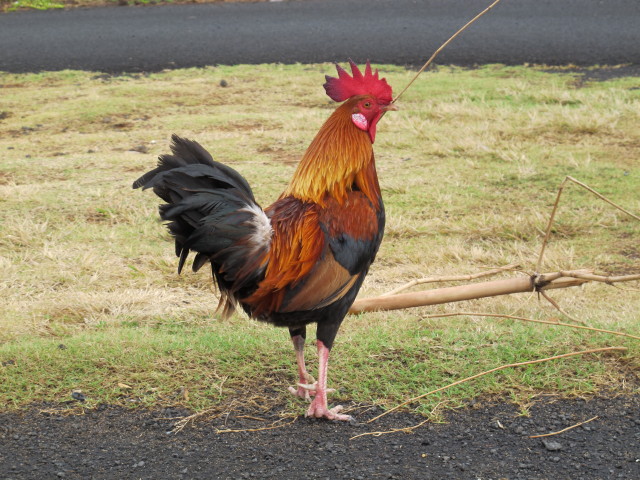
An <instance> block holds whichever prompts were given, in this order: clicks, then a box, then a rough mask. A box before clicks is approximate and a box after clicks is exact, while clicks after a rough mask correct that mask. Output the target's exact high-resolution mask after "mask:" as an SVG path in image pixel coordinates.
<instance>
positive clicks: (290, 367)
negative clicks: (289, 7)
mask: <svg viewBox="0 0 640 480" xmlns="http://www.w3.org/2000/svg"><path fill="white" fill-rule="evenodd" d="M331 70H332V67H331V66H330V65H306V66H302V65H291V66H284V65H261V66H236V67H216V68H206V69H191V70H176V71H168V72H163V73H157V74H150V75H135V76H118V77H112V76H107V75H101V74H92V73H87V72H75V71H66V72H57V73H40V74H24V75H14V74H7V73H4V74H2V73H0V85H1V86H2V92H3V96H2V103H1V104H0V152H2V155H1V156H0V269H1V270H2V272H3V275H2V278H1V280H0V296H2V298H3V300H4V301H3V302H2V303H1V304H0V376H1V377H2V381H1V382H0V405H3V406H4V408H7V409H13V408H25V407H27V406H29V405H31V404H34V403H35V404H41V403H42V402H53V403H56V404H60V403H64V402H67V401H69V400H70V399H71V397H70V395H71V392H72V391H73V390H76V389H77V390H82V392H83V393H84V394H85V396H86V397H87V402H86V404H85V405H87V406H89V407H91V406H95V405H97V404H100V403H105V402H106V403H116V404H122V405H128V406H147V407H157V406H160V405H166V404H181V405H184V406H186V407H189V408H193V409H196V410H202V409H205V408H226V407H228V406H229V405H237V404H238V403H242V404H243V405H248V406H249V407H251V408H255V409H259V408H268V407H269V406H272V405H281V406H283V408H284V411H285V412H288V413H301V412H302V411H303V408H304V406H303V405H302V404H301V403H300V402H297V401H296V400H295V399H293V398H289V397H288V394H287V393H286V392H285V391H286V386H288V385H291V384H292V383H293V382H294V381H295V378H294V372H295V368H294V365H295V362H294V357H293V353H292V351H291V350H292V349H291V346H290V342H289V341H288V333H287V332H286V331H284V330H281V329H275V328H271V327H270V326H268V325H263V324H259V323H257V322H254V321H251V320H248V319H246V318H245V317H243V316H241V315H236V316H234V317H233V318H231V319H230V320H228V321H221V320H218V319H217V318H216V315H215V305H216V299H215V294H214V293H213V292H212V289H211V282H210V279H209V277H208V276H207V274H206V272H201V273H198V274H193V273H190V272H188V273H185V274H183V275H182V276H180V277H179V276H178V275H177V274H176V273H175V270H176V264H177V262H176V259H175V257H174V256H173V247H172V245H171V243H170V240H169V237H168V234H167V233H166V232H165V229H164V228H163V227H162V225H161V223H160V222H159V221H158V218H157V214H156V207H157V204H158V201H157V200H156V198H155V197H154V196H153V195H152V194H150V193H148V192H145V193H142V192H139V191H133V190H131V183H132V181H133V180H134V179H136V178H137V177H138V176H139V175H140V174H141V173H143V172H145V171H147V170H148V169H149V168H151V167H152V166H153V165H154V164H155V157H156V156H157V155H158V154H161V153H164V152H166V151H167V149H168V143H169V136H170V134H171V133H173V132H176V133H179V134H181V135H184V136H187V137H189V138H195V139H197V140H198V141H199V142H200V143H202V144H203V145H204V146H205V147H207V148H208V149H209V150H210V151H211V152H212V153H213V155H214V157H215V158H216V159H218V160H222V161H224V162H226V163H228V164H230V165H232V166H233V167H234V168H236V169H238V170H239V171H240V172H242V173H243V174H244V175H245V176H246V177H247V179H248V180H249V182H250V183H251V185H252V186H253V188H254V192H255V194H256V197H257V198H258V199H259V201H260V202H261V204H262V205H263V206H266V205H268V204H269V203H270V202H271V201H273V200H274V199H275V198H277V196H278V194H279V192H280V191H282V189H283V188H284V186H285V185H286V183H287V181H288V179H289V178H290V176H291V174H292V173H293V170H294V168H295V164H296V161H297V159H298V158H299V157H300V155H301V153H302V152H303V151H304V148H305V147H306V145H307V144H308V143H309V142H310V140H311V138H312V137H313V135H314V134H315V132H316V131H317V129H318V128H319V126H320V124H321V123H322V121H323V120H324V119H325V118H326V117H327V116H328V115H329V114H330V112H331V110H332V109H333V108H334V105H333V104H332V103H331V102H330V101H329V100H328V99H327V98H326V97H325V96H324V94H323V91H322V88H321V86H320V85H321V83H322V82H323V78H324V77H323V75H324V74H325V73H330V72H331ZM382 71H383V72H384V75H385V76H386V77H387V78H388V80H389V81H390V83H391V84H392V85H394V86H395V88H396V90H399V88H400V87H402V86H403V85H404V84H406V82H407V81H408V80H409V78H410V76H411V75H412V72H409V71H406V70H404V69H403V68H399V67H391V66H384V67H382ZM221 80H225V81H226V83H227V84H228V86H227V87H222V86H221ZM637 86H638V79H637V78H619V79H616V80H611V81H607V82H601V83H583V82H580V81H578V80H577V78H576V77H575V76H574V75H572V74H557V73H553V74H552V73H548V72H546V71H544V69H540V68H533V67H530V68H524V67H518V68H516V67H504V66H499V65H491V66H486V67H483V68H480V69H475V70H465V69H457V68H453V69H450V68H440V69H438V70H437V71H431V72H427V73H425V74H424V75H423V76H422V77H421V78H420V80H419V81H418V82H416V84H414V86H413V87H412V88H411V89H410V90H409V91H408V92H407V93H406V94H405V95H404V96H403V98H402V100H401V105H400V106H401V111H399V112H393V113H392V114H389V115H387V116H386V117H385V118H384V120H383V122H382V124H381V125H380V126H379V132H378V136H377V141H376V145H375V149H376V158H377V161H378V170H379V175H380V181H381V185H382V189H383V195H384V197H385V202H386V206H387V214H388V223H387V231H386V236H385V240H384V241H383V244H382V247H381V250H380V252H379V254H378V259H377V261H376V263H375V264H374V266H373V268H372V270H371V272H370V275H369V277H368V278H367V280H366V282H365V285H364V287H363V291H362V293H361V295H367V296H368V295H376V294H380V293H383V292H385V291H388V290H390V289H392V288H394V287H396V286H398V285H399V284H401V283H404V282H405V281H408V280H410V279H413V278H419V277H422V276H427V275H429V276H432V275H443V274H462V273H474V272H476V271H479V270H480V269H482V268H484V267H486V266H498V265H504V264H507V263H511V262H514V261H516V262H521V263H522V265H523V266H524V267H525V268H526V269H532V268H533V266H534V265H535V261H536V255H537V252H538V249H539V247H540V242H541V237H542V233H541V232H542V230H543V229H544V226H545V224H546V220H547V218H548V215H549V212H550V207H551V205H552V203H553V200H554V199H555V193H556V189H557V186H558V185H559V183H560V182H561V181H562V179H563V178H564V176H565V175H572V176H574V177H576V178H578V179H579V180H581V181H584V182H586V183H588V184H589V185H590V186H592V187H593V188H595V189H596V190H598V191H600V192H601V193H603V194H605V195H607V196H609V197H610V198H611V199H612V200H613V201H615V202H617V203H619V204H621V205H623V206H625V207H626V208H628V209H630V210H631V211H633V212H639V211H640V198H639V197H638V191H639V189H640V188H639V187H640V168H639V167H638V163H637V156H638V149H639V146H640V132H638V130H637V125H638V122H639V120H640V118H639V116H640V114H639V112H640V108H639V107H640V90H638V89H637ZM141 151H142V152H145V153H140V152H141ZM639 234H640V225H638V223H637V222H633V221H632V220H630V219H628V218H626V217H625V216H624V215H622V214H620V213H619V212H617V211H615V210H613V209H612V208H610V207H609V206H607V205H606V204H604V203H602V202H600V201H598V200H596V199H595V198H594V197H593V196H591V195H589V194H588V193H587V192H584V191H582V190H580V189H578V188H576V187H575V186H569V187H567V189H566V192H565V194H564V198H563V201H562V204H561V208H560V211H559V213H558V221H557V223H556V225H555V227H554V234H553V239H552V242H551V243H550V245H549V247H548V251H547V255H546V262H545V266H544V270H547V271H552V270H556V269H560V268H565V269H568V268H597V269H599V270H603V271H606V272H610V273H631V272H637V271H639V270H640V250H639V247H638V245H639V243H638V235H639ZM204 270H206V269H203V271H204ZM632 286H633V285H632ZM627 287H628V286H627ZM636 287H637V284H636ZM552 296H553V297H554V298H555V299H556V300H557V301H558V302H559V303H560V304H561V305H562V306H563V307H564V308H565V309H566V310H567V311H569V312H570V313H571V314H572V315H573V316H576V317H579V318H581V319H583V320H584V321H585V322H587V323H588V324H589V325H592V326H596V327H600V328H605V329H612V330H620V331H625V332H627V333H631V334H634V335H639V334H640V326H639V325H640V323H639V322H638V320H639V314H638V311H640V295H639V294H638V291H637V289H636V290H632V289H629V288H625V289H614V288H612V287H608V286H606V285H589V286H587V287H585V288H583V289H567V290H564V291H553V292H552ZM452 311H476V312H494V313H508V314H515V315H521V316H528V317H532V318H543V319H548V318H553V317H557V316H558V315H559V314H558V312H556V311H555V310H554V309H553V308H552V307H550V306H549V305H547V304H545V303H541V302H539V301H538V299H537V298H536V297H535V296H534V295H521V296H517V297H516V296H514V297H508V298H495V299H485V300H479V301H473V302H465V303H462V304H457V305H445V306H439V307H431V308H422V309H413V310H407V311H400V312H386V313H375V314H366V315H361V316H357V317H350V318H348V319H347V320H346V322H345V324H344V325H343V328H342V330H341V332H340V334H339V335H338V339H337V342H336V347H335V349H334V354H333V357H332V362H331V368H330V383H331V386H334V387H338V388H339V391H338V392H337V394H336V395H335V397H334V401H338V400H342V401H346V400H352V401H354V402H357V403H363V404H371V403H376V404H380V405H384V406H393V405H395V404H397V403H399V402H401V401H403V400H405V399H407V398H409V397H412V396H415V395H418V394H420V393H423V392H425V391H428V390H430V389H433V388H436V387H439V386H443V385H445V384H447V383H450V382H452V381H455V380H458V379H461V378H464V377H467V376H470V375H473V374H475V373H479V372H481V371H484V370H488V369H490V368H493V367H496V366H499V365H502V364H506V363H513V362H518V361H525V360H531V359H536V358H543V357H547V356H551V355H555V354H560V353H566V352H570V351H576V350H580V349H586V348H596V347H603V346H609V345H622V346H626V347H628V348H629V350H628V352H627V353H625V354H624V355H611V356H585V357H577V358H573V359H567V360H564V361H557V362H552V363H546V364H540V365H535V366H531V367H527V368H521V369H516V370H507V371H503V372H500V373H497V374H494V375H489V376H486V377H483V378H481V379H478V380H476V381H474V382H472V383H468V384H466V385H463V386H459V387H456V388H455V389H452V390H449V391H447V392H444V393H441V394H439V395H436V396H434V397H433V398H431V397H429V398H427V399H425V400H424V401H422V402H421V403H420V405H418V406H417V408H418V410H419V411H421V412H424V413H427V412H429V411H431V410H432V409H433V408H434V407H435V405H437V404H441V405H443V406H446V407H450V408H451V407H456V406H459V405H462V404H464V403H465V402H467V401H469V400H471V399H474V398H479V397H484V396H493V395H498V396H501V397H505V396H507V397H510V398H512V399H513V400H514V401H517V402H520V403H522V404H526V403H527V402H528V400H529V399H530V398H531V397H533V396H535V395H537V394H540V393H553V394H558V395H565V396H566V395H585V394H590V393H596V392H598V391H603V390H608V389H611V390H615V391H637V389H638V382H637V377H638V372H639V369H640V361H639V360H638V358H639V357H638V354H639V353H640V348H639V346H638V342H637V341H635V342H634V341H632V340H623V339H620V338H618V337H612V336H609V335H603V334H593V333H583V332H578V331H573V330H567V329H562V328H558V327H545V326H540V325H532V324H522V323H517V322H515V321H511V320H497V319H494V320H492V319H487V318H481V317H463V318H447V319H422V317H423V316H424V315H425V314H429V313H437V312H452ZM314 350H315V349H314V348H313V347H312V346H309V347H308V349H307V354H308V358H309V362H310V363H311V365H314V364H315V359H316V357H315V351H314ZM313 370H315V369H314V368H313V367H312V371H313Z"/></svg>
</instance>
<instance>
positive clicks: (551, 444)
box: [542, 439, 562, 452]
mask: <svg viewBox="0 0 640 480" xmlns="http://www.w3.org/2000/svg"><path fill="white" fill-rule="evenodd" d="M542 444H543V445H544V448H546V449H547V450H549V451H550V452H558V451H560V450H562V444H560V443H559V442H556V441H555V440H544V439H543V440H542Z"/></svg>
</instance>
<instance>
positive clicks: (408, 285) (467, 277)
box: [380, 263, 519, 297]
mask: <svg viewBox="0 0 640 480" xmlns="http://www.w3.org/2000/svg"><path fill="white" fill-rule="evenodd" d="M518 267H519V265H518V264H517V263H512V264H510V265H506V266H504V267H498V268H493V269H491V270H487V271H484V272H478V273H472V274H469V275H444V276H442V277H425V278H420V279H416V280H411V281H410V282H407V283H405V284H404V285H401V286H399V287H398V288H394V289H393V290H391V291H389V292H387V293H383V294H382V295H380V296H381V297H388V296H390V295H395V294H397V293H400V292H402V291H403V290H408V289H409V288H412V287H415V286H416V285H422V284H424V283H438V282H462V281H464V280H476V279H478V278H482V277H490V276H491V275H496V274H498V273H502V272H505V271H508V270H514V269H517V268H518Z"/></svg>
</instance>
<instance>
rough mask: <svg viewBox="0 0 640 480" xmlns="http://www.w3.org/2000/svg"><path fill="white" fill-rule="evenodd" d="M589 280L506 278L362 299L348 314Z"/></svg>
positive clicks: (552, 276)
mask: <svg viewBox="0 0 640 480" xmlns="http://www.w3.org/2000/svg"><path fill="white" fill-rule="evenodd" d="M578 272H579V273H581V274H585V275H587V274H589V273H591V272H590V271H589V270H579V271H574V272H572V273H574V274H576V273H578ZM588 281H589V280H588V279H586V278H575V277H565V276H562V275H560V274H559V273H558V272H554V273H546V274H543V275H538V276H530V277H518V278H505V279H502V280H493V281H490V282H479V283H472V284H470V285H459V286H456V287H447V288H436V289H433V290H424V291H421V292H411V293H401V294H398V295H388V296H381V297H371V298H362V299H358V300H356V301H355V302H353V305H352V306H351V308H350V309H349V313H351V314H357V313H362V312H373V311H385V310H400V309H402V308H411V307H423V306H427V305H439V304H442V303H453V302H461V301H464V300H474V299H477V298H485V297H497V296H500V295H511V294H513V293H525V292H533V291H535V290H536V289H540V290H548V289H553V288H567V287H576V286H578V285H582V284H583V283H587V282H588Z"/></svg>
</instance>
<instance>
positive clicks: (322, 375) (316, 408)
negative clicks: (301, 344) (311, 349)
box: [305, 340, 352, 421]
mask: <svg viewBox="0 0 640 480" xmlns="http://www.w3.org/2000/svg"><path fill="white" fill-rule="evenodd" d="M318 359H319V365H318V382H317V384H316V390H315V393H316V396H315V398H314V399H313V401H312V402H311V405H310V406H309V410H307V413H306V415H305V416H307V417H313V418H326V419H328V420H344V421H350V420H352V417H351V416H350V415H342V414H340V413H339V412H340V411H341V410H342V408H343V407H342V405H338V406H336V407H333V408H332V409H329V407H328V405H327V368H328V365H329V349H328V348H327V347H326V346H325V345H324V343H323V342H322V341H321V340H318Z"/></svg>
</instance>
